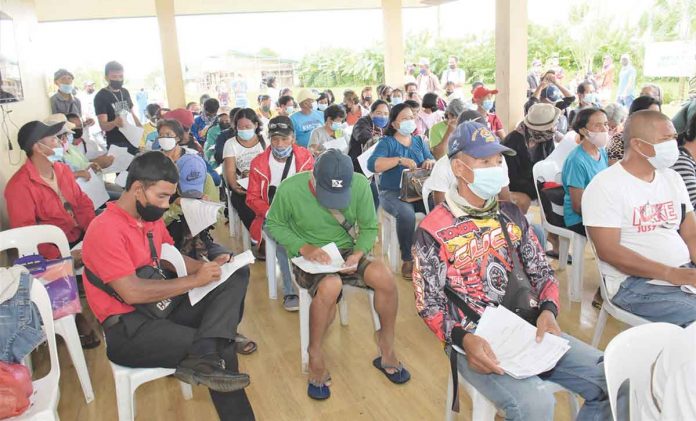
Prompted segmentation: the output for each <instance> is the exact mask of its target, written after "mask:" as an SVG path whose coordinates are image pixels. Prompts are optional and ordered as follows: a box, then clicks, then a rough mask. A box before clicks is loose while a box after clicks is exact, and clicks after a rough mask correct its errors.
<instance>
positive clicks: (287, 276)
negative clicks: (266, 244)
mask: <svg viewBox="0 0 696 421" xmlns="http://www.w3.org/2000/svg"><path fill="white" fill-rule="evenodd" d="M263 232H265V233H266V235H267V236H268V237H270V238H273V237H271V234H270V233H269V232H268V230H266V227H264V229H263ZM273 257H276V258H277V259H278V264H279V265H280V273H281V275H282V276H283V295H297V293H296V292H295V289H294V288H293V286H292V273H291V272H290V261H289V260H288V252H287V250H285V247H283V246H281V245H280V244H279V243H278V242H277V241H276V255H275V256H266V259H272V258H273Z"/></svg>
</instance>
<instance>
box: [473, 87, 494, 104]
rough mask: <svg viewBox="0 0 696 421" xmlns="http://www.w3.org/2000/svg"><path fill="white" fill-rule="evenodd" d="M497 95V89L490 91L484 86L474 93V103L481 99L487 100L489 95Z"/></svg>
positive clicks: (477, 88) (476, 89)
mask: <svg viewBox="0 0 696 421" xmlns="http://www.w3.org/2000/svg"><path fill="white" fill-rule="evenodd" d="M497 93H498V90H497V89H488V88H486V87H485V86H483V85H480V86H477V87H476V88H475V89H474V92H473V95H474V101H476V100H479V99H481V98H485V97H486V96H488V95H489V94H492V95H496V94H497Z"/></svg>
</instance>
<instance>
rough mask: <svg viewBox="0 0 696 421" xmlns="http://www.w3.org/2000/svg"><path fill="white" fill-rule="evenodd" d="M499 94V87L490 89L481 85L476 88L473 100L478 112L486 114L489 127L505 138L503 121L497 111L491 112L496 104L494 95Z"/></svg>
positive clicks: (501, 137) (499, 136)
mask: <svg viewBox="0 0 696 421" xmlns="http://www.w3.org/2000/svg"><path fill="white" fill-rule="evenodd" d="M497 94H498V90H497V89H488V88H486V87H485V86H483V85H480V86H477V87H476V88H475V89H474V92H473V95H474V98H473V100H474V104H476V105H477V106H478V112H479V113H481V114H482V115H484V116H486V120H487V121H488V129H489V130H490V131H491V132H493V133H494V134H495V135H496V136H498V138H500V139H503V138H505V134H506V133H505V128H504V127H503V122H502V121H500V118H499V117H498V116H497V115H496V114H495V113H492V112H491V110H492V109H493V106H494V105H495V101H494V100H493V95H497Z"/></svg>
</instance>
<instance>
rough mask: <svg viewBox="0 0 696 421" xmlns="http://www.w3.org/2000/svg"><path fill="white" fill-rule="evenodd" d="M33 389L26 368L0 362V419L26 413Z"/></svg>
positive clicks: (29, 374)
mask: <svg viewBox="0 0 696 421" xmlns="http://www.w3.org/2000/svg"><path fill="white" fill-rule="evenodd" d="M33 389H34V388H33V385H32V383H31V373H29V369H28V368H27V367H25V366H23V365H21V364H9V363H5V362H0V419H4V418H9V417H15V416H17V415H20V414H21V413H23V412H24V411H26V410H27V408H28V407H29V397H30V396H31V394H32V392H33Z"/></svg>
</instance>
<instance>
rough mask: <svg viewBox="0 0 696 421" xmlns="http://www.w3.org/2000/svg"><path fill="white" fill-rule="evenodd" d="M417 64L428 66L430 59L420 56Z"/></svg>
mask: <svg viewBox="0 0 696 421" xmlns="http://www.w3.org/2000/svg"><path fill="white" fill-rule="evenodd" d="M418 65H419V66H430V60H428V59H427V58H425V57H421V59H420V60H418Z"/></svg>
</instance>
